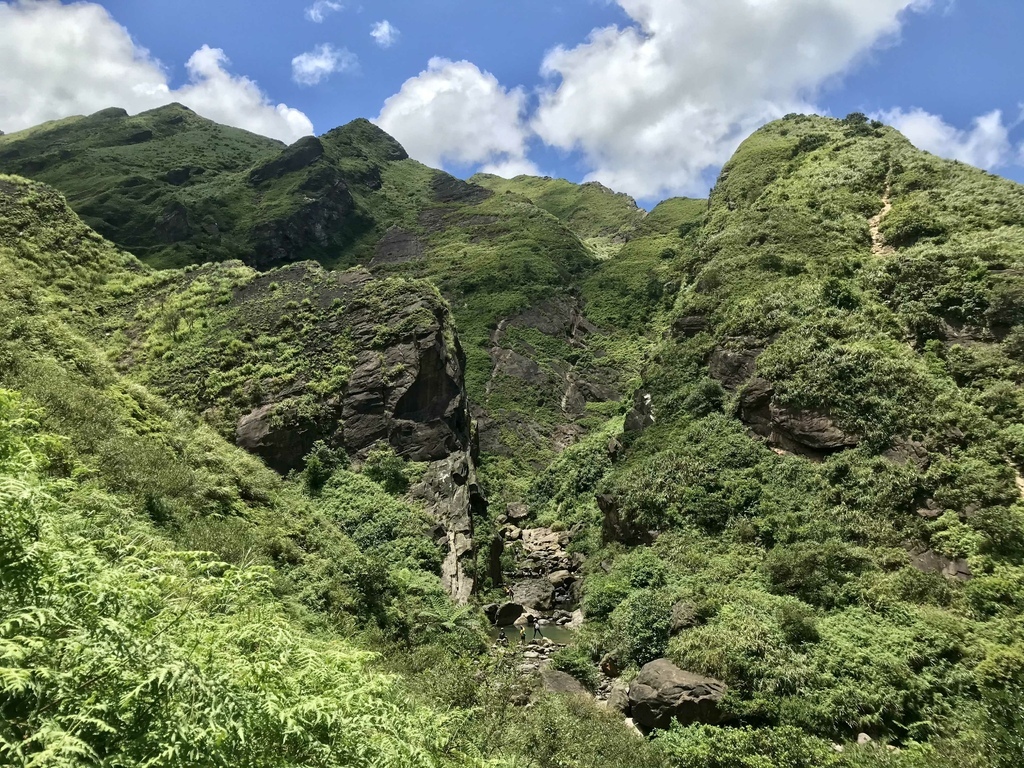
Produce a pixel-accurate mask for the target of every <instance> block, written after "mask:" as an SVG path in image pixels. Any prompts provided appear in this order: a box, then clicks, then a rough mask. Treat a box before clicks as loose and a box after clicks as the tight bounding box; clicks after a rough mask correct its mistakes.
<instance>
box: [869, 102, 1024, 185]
mask: <svg viewBox="0 0 1024 768" xmlns="http://www.w3.org/2000/svg"><path fill="white" fill-rule="evenodd" d="M876 117H877V118H878V119H879V120H882V121H883V122H886V123H889V124H890V125H892V126H893V127H894V128H896V130H898V131H900V132H901V133H902V134H903V135H904V136H906V137H907V138H908V139H910V141H911V142H913V143H914V145H915V146H917V147H919V148H920V149H924V150H927V151H928V152H931V153H932V154H933V155H938V156H939V157H945V158H949V159H951V160H960V161H962V162H965V163H967V164H969V165H975V166H977V167H978V168H985V169H986V170H992V169H993V168H999V167H1000V166H1004V165H1007V164H1009V163H1011V162H1014V161H1016V160H1017V158H1016V157H1015V156H1014V151H1013V147H1012V145H1011V143H1010V127H1009V126H1007V125H1006V123H1005V122H1004V121H1003V113H1002V112H1001V111H1000V110H998V109H997V110H993V111H992V112H989V113H988V114H986V115H981V116H980V117H977V118H975V119H974V122H973V124H972V126H971V128H970V129H967V130H964V129H961V128H956V127H955V126H952V125H950V124H949V123H947V122H946V121H944V120H943V119H942V118H941V117H939V116H938V115H933V114H931V113H929V112H926V111H925V110H923V109H911V110H908V111H904V110H902V109H893V110H889V111H888V112H882V113H880V114H878V115H876Z"/></svg>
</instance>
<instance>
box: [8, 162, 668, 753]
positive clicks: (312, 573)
mask: <svg viewBox="0 0 1024 768" xmlns="http://www.w3.org/2000/svg"><path fill="white" fill-rule="evenodd" d="M225 268H227V267H225ZM235 269H240V268H239V267H235ZM202 274H203V272H202V270H199V271H197V270H190V271H182V272H178V273H173V275H176V276H177V279H178V281H179V283H180V284H181V285H182V286H184V287H185V288H187V287H188V286H189V285H190V284H193V285H194V282H195V281H194V280H193V278H196V276H197V275H200V276H201V275H202ZM171 277H172V273H153V272H151V271H150V270H149V269H148V268H146V267H145V266H143V265H142V264H141V263H139V262H138V261H137V260H135V259H134V257H132V256H131V255H130V254H128V253H126V252H124V251H121V250H119V249H117V248H116V247H115V246H113V245H112V244H110V243H109V242H107V241H105V240H103V239H102V238H101V237H100V236H98V235H97V234H96V233H95V232H93V231H91V230H90V229H88V228H87V227H85V226H84V225H83V224H82V223H81V221H80V220H79V219H78V218H77V217H76V216H75V215H74V214H73V213H72V212H71V211H70V209H69V208H68V207H67V205H66V204H65V202H64V200H63V199H62V198H61V196H60V195H58V194H57V193H55V192H54V191H53V190H52V189H49V188H47V187H45V186H42V185H39V184H34V183H29V182H26V181H25V180H23V179H19V178H16V177H0V286H2V288H0V361H2V365H0V518H2V520H0V523H2V524H0V579H2V585H3V589H2V590H0V670H2V675H0V690H2V691H3V695H2V697H0V708H2V710H3V717H2V725H0V755H2V756H3V758H4V760H3V761H4V762H5V763H7V762H9V763H11V764H15V765H20V764H25V765H28V764H39V765H72V764H75V765H99V764H103V765H126V766H127V765H138V764H140V763H146V764H150V765H168V766H171V765H183V764H189V765H211V766H212V765H232V764H237V763H244V764H246V765H294V764H303V765H323V766H349V765H374V766H389V765H394V766H402V767H403V768H404V767H405V766H419V765H423V766H485V765H486V766H505V765H514V764H522V762H523V761H524V760H525V759H527V755H536V754H538V753H540V754H544V755H547V756H548V757H547V758H545V759H549V760H551V761H554V762H555V763H558V764H562V763H566V762H567V761H569V760H573V761H575V764H578V765H581V766H595V768H596V766H599V765H600V766H605V765H619V766H623V768H625V766H627V765H635V764H636V762H634V761H633V752H635V750H631V749H630V747H631V746H632V743H633V738H634V737H633V736H631V735H630V734H629V733H628V732H627V731H626V730H625V728H624V727H623V726H622V725H621V723H620V722H616V719H615V718H614V717H613V716H611V715H609V714H607V713H601V712H599V711H598V710H597V709H596V708H595V707H594V706H593V705H592V704H585V703H583V702H577V703H576V704H573V705H572V706H571V707H569V708H567V707H566V705H565V704H564V703H562V702H560V701H558V700H557V699H555V698H549V697H544V696H541V695H538V694H537V693H536V692H535V691H532V689H531V687H530V685H529V684H528V683H524V681H522V680H520V679H519V677H518V675H517V674H516V673H515V671H514V669H513V668H512V667H511V665H510V660H509V659H506V658H502V657H501V656H497V657H492V656H491V655H489V654H487V653H486V652H485V645H484V642H483V636H482V634H481V631H480V630H481V625H480V618H479V617H478V615H477V614H476V613H474V612H472V611H470V610H469V609H465V608H462V609H459V608H457V607H456V606H454V605H453V604H452V603H451V601H450V600H449V599H448V597H447V595H445V594H444V592H443V590H442V589H441V584H440V580H439V579H438V577H437V569H438V566H439V561H440V553H439V551H438V549H437V548H436V546H435V545H434V544H433V542H432V540H431V538H430V536H429V535H428V529H430V528H431V527H432V526H433V522H432V521H428V520H427V518H426V516H425V514H424V511H423V510H422V508H421V507H419V506H417V505H415V504H413V503H412V502H410V501H408V500H407V499H406V498H405V497H404V495H403V493H402V488H403V487H404V486H403V484H402V482H398V481H400V480H402V481H404V482H405V483H408V481H409V479H410V477H404V478H403V477H400V475H401V473H402V472H403V471H404V470H403V469H402V465H401V462H399V463H398V465H397V467H396V464H395V461H394V456H393V454H391V455H390V456H389V455H388V453H387V452H386V451H384V452H378V453H377V454H376V455H371V456H370V457H368V458H367V460H366V462H365V464H364V466H363V471H362V472H361V473H359V472H353V471H351V470H350V469H349V468H348V467H347V466H342V465H337V466H330V465H326V464H323V463H318V464H316V465H315V470H314V466H313V465H310V466H309V467H307V469H306V470H305V471H304V472H303V473H302V474H299V475H297V476H292V477H289V478H285V479H282V478H281V477H280V476H278V475H277V474H275V473H273V472H270V471H269V470H267V469H266V467H265V466H264V465H263V464H262V463H261V462H259V461H258V460H256V459H255V458H253V457H252V456H250V455H248V454H246V453H243V452H242V451H240V450H238V449H237V448H235V447H234V446H232V445H230V444H228V443H227V442H225V441H224V440H223V439H222V438H221V437H219V436H218V435H217V434H215V432H214V431H212V430H211V429H210V428H208V427H207V426H205V425H204V424H202V423H201V422H199V421H198V420H197V418H196V417H195V416H194V415H192V414H189V413H188V412H187V411H184V410H179V409H176V408H174V407H172V406H170V405H169V404H168V403H167V401H166V400H164V399H163V398H162V397H160V396H159V395H158V394H154V392H153V391H151V390H150V389H149V388H148V387H147V386H145V385H144V384H143V383H140V381H139V379H138V378H137V377H136V374H134V373H133V372H132V369H131V367H130V366H129V367H128V369H127V374H126V373H123V372H122V371H121V370H119V367H123V366H124V364H125V361H124V360H123V359H121V350H122V349H123V347H122V342H121V340H119V339H118V338H117V334H116V333H114V332H112V331H111V328H112V325H111V324H112V323H113V322H114V319H115V317H116V315H115V310H118V309H119V308H123V307H124V306H130V302H127V303H126V301H125V300H126V297H128V298H130V297H131V296H132V295H133V293H134V292H135V291H141V292H142V294H143V295H147V294H146V291H148V290H149V288H150V287H151V286H152V285H153V284H158V285H160V284H163V282H164V281H166V280H168V279H170V278H171ZM190 281H191V282H190ZM388 282H389V281H382V283H381V285H382V286H387V285H388ZM391 282H394V281H391ZM140 286H141V287H140ZM429 296H430V294H429V293H428V298H429ZM204 322H205V320H201V319H200V320H197V322H196V327H199V326H200V325H201V324H202V323H204ZM111 357H113V358H116V361H117V362H118V366H115V365H114V364H113V363H112V362H111V360H110V358H111ZM325 458H329V457H328V456H325ZM408 469H409V470H410V471H411V472H414V470H415V467H411V466H410V467H408ZM396 472H397V473H398V475H396ZM197 649H201V651H200V652H197ZM368 649H372V650H373V651H377V652H380V651H383V652H384V656H383V657H381V656H379V655H378V654H376V653H369V652H368ZM481 669H483V670H487V671H488V672H489V675H488V676H485V677H483V678H480V677H477V676H475V675H476V672H477V671H479V670H481ZM388 670H391V672H388ZM395 672H399V673H401V676H400V677H395V674H394V673H395ZM524 693H525V695H527V696H532V697H533V698H534V699H535V700H536V706H535V707H534V708H533V709H529V710H526V709H522V708H515V709H514V710H510V709H509V708H508V706H507V701H508V697H509V696H512V695H523V694H524ZM595 731H597V732H600V734H601V735H600V737H599V738H597V739H590V740H589V741H588V745H587V748H586V750H585V753H584V754H579V745H580V744H581V743H583V740H584V734H589V733H591V732H595ZM640 752H641V757H640V758H639V759H640V761H641V763H642V764H650V765H656V764H659V763H658V761H659V760H660V757H659V756H657V755H656V754H655V753H654V752H653V751H651V750H648V749H641V750H640Z"/></svg>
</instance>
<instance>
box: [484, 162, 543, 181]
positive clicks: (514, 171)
mask: <svg viewBox="0 0 1024 768" xmlns="http://www.w3.org/2000/svg"><path fill="white" fill-rule="evenodd" d="M480 171H481V172H482V173H493V174H494V175H495V176H501V177H502V178H505V179H514V178H515V177H516V176H540V175H541V173H540V169H539V168H537V166H536V165H535V164H534V163H533V162H532V161H530V160H528V159H526V158H525V157H513V158H508V159H506V160H502V161H500V162H497V163H488V164H487V165H485V166H483V167H482V168H481V169H480Z"/></svg>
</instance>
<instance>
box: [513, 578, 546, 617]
mask: <svg viewBox="0 0 1024 768" xmlns="http://www.w3.org/2000/svg"><path fill="white" fill-rule="evenodd" d="M512 596H513V597H514V598H515V600H516V602H517V603H521V604H522V605H525V606H526V607H527V608H534V609H536V610H538V611H550V610H551V609H552V608H553V607H554V604H555V588H554V586H552V584H551V582H550V581H548V580H547V579H546V578H540V579H525V580H523V581H519V582H516V583H515V584H514V585H512Z"/></svg>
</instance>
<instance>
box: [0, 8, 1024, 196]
mask: <svg viewBox="0 0 1024 768" xmlns="http://www.w3.org/2000/svg"><path fill="white" fill-rule="evenodd" d="M313 3H314V0H295V1H294V2H282V1H280V0H279V1H277V2H275V1H273V0H216V2H212V1H211V0H146V1H145V2H140V1H139V0H104V1H103V2H101V3H99V4H98V5H97V4H91V3H89V4H77V5H76V4H68V3H65V4H63V5H61V4H60V3H59V2H57V0H45V2H41V3H40V2H34V0H20V1H19V0H15V1H14V2H8V3H5V2H0V72H4V73H6V74H2V75H0V129H5V130H11V129H18V128H21V127H25V125H27V124H32V123H34V122H40V121H41V120H42V119H50V118H54V117H60V116H64V115H65V114H68V113H70V112H77V111H91V110H92V108H93V107H95V108H96V109H99V108H102V107H104V106H108V105H109V104H121V105H123V106H125V107H126V108H128V109H129V110H130V111H138V110H139V109H142V108H147V107H149V106H151V105H153V104H154V103H155V102H158V101H161V100H163V101H167V100H170V99H172V98H175V99H177V100H181V101H184V102H185V103H188V104H189V106H192V107H193V108H194V109H196V110H197V111H199V112H201V113H204V114H208V116H210V117H212V118H214V119H218V120H220V121H222V122H232V123H234V124H238V125H242V126H243V127H247V128H250V129H252V130H257V131H259V132H262V133H266V134H268V135H274V136H275V137H278V138H282V139H284V140H292V139H294V138H296V137H297V136H298V135H301V134H302V133H305V132H308V131H309V130H314V131H315V132H317V133H322V132H324V131H326V130H329V129H330V128H332V127H334V126H336V125H340V124H342V123H345V122H347V121H349V120H351V119H353V118H355V117H369V118H371V119H375V120H378V122H379V123H380V124H381V125H382V126H383V127H385V128H386V129H388V130H390V131H391V132H392V133H393V134H395V135H396V137H397V138H398V139H399V140H400V141H402V142H403V143H404V144H405V145H406V146H407V148H409V149H410V151H411V153H412V154H413V155H414V156H416V157H418V158H419V159H422V160H423V161H424V162H428V163H430V164H432V165H443V166H444V167H446V168H447V169H449V170H452V171H454V172H457V173H459V174H460V175H467V174H469V173H472V172H473V171H475V170H477V169H480V168H485V169H488V170H494V171H497V172H501V173H506V174H508V173H515V172H518V171H527V172H532V173H545V174H549V175H556V176H564V177H566V178H569V179H572V180H576V181H579V180H584V179H597V180H600V181H603V182H604V183H607V184H608V185H609V186H613V187H615V188H618V189H622V190H624V191H627V192H630V193H631V194H634V196H636V197H638V198H639V199H641V200H642V201H643V202H645V203H646V204H650V203H651V202H653V201H655V200H657V199H659V198H661V197H664V196H667V195H669V194H676V193H690V194H700V193H702V192H706V188H707V186H708V185H709V184H710V183H711V182H712V181H713V179H714V176H715V175H716V173H717V170H718V168H719V167H720V164H721V163H722V162H723V161H724V160H725V159H727V157H728V156H729V154H730V153H731V152H732V151H733V149H734V148H735V145H736V143H737V142H738V141H739V140H741V139H742V138H743V136H745V135H747V134H748V133H749V132H750V131H751V130H753V129H754V128H756V127H757V126H758V125H759V124H762V123H763V122H765V121H766V120H768V119H771V118H773V117H777V116H779V115H780V114H785V112H788V111H810V110H814V111H820V112H827V113H830V114H833V115H838V116H842V115H845V114H846V113H848V112H851V111H863V112H866V113H869V114H872V115H878V116H881V117H882V118H883V119H886V120H888V121H890V122H893V123H894V124H895V125H897V127H899V128H901V129H902V130H904V132H906V133H907V134H908V135H909V136H910V138H911V139H912V140H914V141H915V143H917V144H918V145H919V146H922V147H924V148H926V149H929V150H931V151H934V152H936V153H937V154H942V155H945V156H950V157H957V158H959V159H962V160H965V161H967V162H972V163H974V164H976V165H981V166H984V167H987V168H989V169H990V170H993V171H996V172H998V173H1001V174H1002V175H1006V176H1009V177H1010V178H1014V179H1016V180H1018V181H1024V166H1022V164H1021V161H1020V157H1021V152H1020V145H1021V144H1022V142H1024V127H1022V126H1019V125H1018V123H1019V122H1020V114H1021V102H1022V101H1024V97H1022V93H1021V87H1020V84H1019V73H1020V72H1021V71H1024V66H1022V65H1024V47H1022V46H1020V45H1019V43H1018V41H1019V39H1020V37H1021V33H1022V32H1024V3H1021V2H1017V1H1015V0H983V1H982V2H967V0H956V1H955V2H950V1H949V0H931V2H927V1H926V0H617V1H613V0H607V1H603V0H575V1H574V2H561V3H557V2H556V3H552V2H544V0H512V1H510V0H378V2H372V3H371V2H364V3H361V4H360V3H358V2H348V1H347V0H339V1H334V0H332V1H328V2H325V1H324V0H319V7H318V11H319V12H314V10H313ZM311 17H312V18H313V19H319V22H317V21H314V20H312V19H311ZM385 21H386V22H387V23H388V25H389V28H390V30H392V31H393V32H394V31H397V33H393V34H392V35H391V37H392V39H391V41H390V42H391V44H390V45H388V46H386V47H385V46H383V45H381V44H380V43H381V42H387V41H382V40H377V39H375V38H374V37H372V36H371V31H372V30H373V28H374V25H377V24H379V23H381V22H385ZM5 22H6V23H5ZM4 29H7V30H8V31H7V33H6V34H8V35H10V36H11V38H10V40H8V41H7V43H9V44H6V43H5V40H4V35H5V32H4ZM595 30H598V31H597V32H595ZM600 30H604V31H603V32H602V31H600ZM125 31H127V33H126V32H125ZM76 32H77V34H76ZM128 35H130V38H128V37H127V36H128ZM81 37H88V41H87V42H83V41H82V40H80V39H79V38H81ZM126 40H130V42H126ZM48 46H52V56H51V57H50V60H49V61H48V60H47V59H46V58H45V57H42V58H41V57H40V56H39V55H38V54H39V50H40V48H42V49H44V50H45V49H46V48H47V47H48ZM126 46H128V48H126ZM132 46H134V47H133V48H132ZM559 50H561V53H559V52H558V51H559ZM5 51H6V52H5ZM553 51H554V53H553ZM303 54H306V57H305V58H303ZM4 57H8V60H5V58H4ZM97 62H101V63H104V62H105V63H104V66H99V65H98V64H97ZM297 62H298V63H297ZM107 70H109V72H107ZM332 70H334V71H332ZM542 70H546V71H544V72H542ZM104 78H106V79H104ZM51 80H52V85H51V84H50V83H51ZM79 80H80V81H81V82H80V83H79V82H78V81H79ZM69 81H70V82H69ZM108 81H109V82H108ZM250 81H251V82H250ZM69 90H74V94H70V95H69V93H68V91H69ZM104 100H105V101H104ZM278 104H283V105H287V108H284V107H277V105H278ZM385 105H387V107H385ZM996 110H999V111H1000V113H999V114H998V115H997V114H995V111H996ZM979 120H980V121H979Z"/></svg>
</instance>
